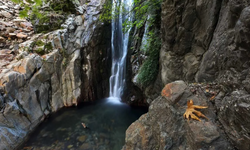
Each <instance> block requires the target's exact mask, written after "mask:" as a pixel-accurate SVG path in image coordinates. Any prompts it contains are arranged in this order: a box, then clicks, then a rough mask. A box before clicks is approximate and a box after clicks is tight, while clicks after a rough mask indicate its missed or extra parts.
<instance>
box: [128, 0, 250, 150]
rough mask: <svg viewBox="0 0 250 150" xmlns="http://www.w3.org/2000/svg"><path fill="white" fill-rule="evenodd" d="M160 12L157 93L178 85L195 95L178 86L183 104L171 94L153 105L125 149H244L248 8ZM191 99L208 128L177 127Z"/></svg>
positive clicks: (203, 1)
mask: <svg viewBox="0 0 250 150" xmlns="http://www.w3.org/2000/svg"><path fill="white" fill-rule="evenodd" d="M161 9H162V10H161V38H162V39H161V40H162V42H161V44H162V46H161V51H160V60H159V61H160V70H159V71H160V74H159V78H158V79H159V80H160V81H161V87H162V88H163V87H164V85H166V84H168V83H170V82H173V81H176V80H183V81H185V82H187V83H193V84H195V86H194V87H196V88H194V89H193V88H192V87H193V85H190V84H187V85H184V84H182V87H187V89H188V90H187V91H191V93H189V94H188V95H189V96H187V95H186V94H185V92H184V94H183V93H181V92H180V91H181V90H180V91H175V89H176V88H174V87H173V89H172V88H170V93H169V96H170V97H161V96H160V97H158V98H156V99H155V100H153V102H152V103H151V104H150V109H149V113H147V114H145V115H143V116H142V117H141V118H140V119H139V120H137V121H136V122H135V123H133V124H132V125H131V126H130V127H129V128H128V130H127V134H126V144H125V146H124V149H147V148H148V149H150V148H151V149H220V148H222V149H234V148H236V149H242V150H248V149H250V144H249V143H250V136H249V131H250V126H249V124H250V120H249V119H248V118H249V116H250V110H249V106H250V101H249V100H250V99H249V97H250V91H249V89H250V88H249V83H250V80H249V77H250V76H249V73H250V70H249V68H250V66H249V65H250V64H249V62H250V59H249V57H250V52H249V48H250V45H249V43H250V32H249V29H250V22H249V15H250V1H249V0H245V1H240V0H221V1H218V0H194V1H185V0H180V1H177V0H163V2H162V7H161ZM172 84H175V83H172ZM177 89H178V88H177ZM180 89H182V88H180ZM192 94H194V95H196V96H198V100H197V101H196V102H195V104H202V103H203V102H204V103H203V104H205V105H208V106H209V109H210V110H209V111H205V114H208V116H209V117H208V118H209V120H208V121H206V120H202V121H201V122H195V121H190V122H186V121H184V119H183V116H182V114H183V113H184V111H183V110H184V108H185V105H186V102H187V100H189V99H197V98H195V96H194V95H192ZM176 95H177V96H178V95H179V96H178V97H177V98H176V97H175V96H176ZM173 97H175V98H176V99H175V100H173ZM171 100H173V101H174V102H171ZM182 100H183V101H182ZM181 108H182V109H181ZM212 112H213V113H214V114H213V113H212ZM211 114H212V115H211ZM210 115H211V116H210ZM211 120H212V122H211ZM198 126H199V127H198ZM209 126H210V127H209ZM215 126H218V127H219V128H217V127H215ZM206 128H207V129H206ZM212 128H213V129H215V130H216V132H215V130H213V129H212ZM203 129H205V130H206V131H209V132H205V130H204V131H200V130H203ZM224 133H225V134H224ZM201 136H202V137H201ZM178 137H179V138H178ZM182 137H183V138H182ZM208 138H212V139H208ZM193 139H194V140H193Z"/></svg>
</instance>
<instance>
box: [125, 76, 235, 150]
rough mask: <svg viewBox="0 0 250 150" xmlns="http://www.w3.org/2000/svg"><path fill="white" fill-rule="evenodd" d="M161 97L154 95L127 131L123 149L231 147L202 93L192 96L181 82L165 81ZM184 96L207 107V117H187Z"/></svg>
mask: <svg viewBox="0 0 250 150" xmlns="http://www.w3.org/2000/svg"><path fill="white" fill-rule="evenodd" d="M164 90H165V92H164V94H163V96H159V97H158V98H156V99H155V100H154V101H153V102H152V103H151V104H150V107H149V112H148V113H146V114H144V115H142V116H141V117H140V118H139V119H138V120H137V121H135V122H134V123H132V124H131V125H130V127H129V128H128V129H127V131H126V140H125V145H124V147H123V149H124V150H131V149H136V150H137V149H138V150H139V149H141V150H152V149H155V150H163V149H164V150H175V149H181V150H197V149H202V150H208V149H209V150H213V149H216V150H217V149H228V150H230V149H233V147H232V146H231V145H230V143H229V142H228V141H227V137H226V136H225V134H224V132H223V130H222V129H221V128H220V124H219V122H218V121H217V117H216V114H215V108H214V107H213V105H212V104H211V103H210V102H209V100H208V99H207V98H206V96H204V94H202V93H203V92H198V93H200V94H198V95H194V94H193V93H192V92H191V91H190V88H189V87H188V86H187V85H186V84H185V83H184V82H183V81H176V82H173V83H170V84H167V85H166V86H165V88H164ZM187 99H188V100H189V99H192V100H193V101H194V104H195V105H202V106H208V108H207V109H204V110H202V113H203V114H205V115H206V116H207V117H208V120H206V119H201V121H196V120H186V119H184V118H183V114H184V112H185V109H186V102H187Z"/></svg>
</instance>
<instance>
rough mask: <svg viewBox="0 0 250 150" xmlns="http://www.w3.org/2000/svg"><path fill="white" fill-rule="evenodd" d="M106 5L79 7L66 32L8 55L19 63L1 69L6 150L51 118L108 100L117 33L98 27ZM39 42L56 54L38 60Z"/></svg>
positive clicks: (0, 130)
mask: <svg viewBox="0 0 250 150" xmlns="http://www.w3.org/2000/svg"><path fill="white" fill-rule="evenodd" d="M104 2H105V1H98V0H92V1H90V2H86V1H75V5H76V9H77V15H70V16H69V17H68V19H67V20H66V22H65V24H63V25H62V27H63V28H64V29H61V30H57V31H54V32H50V33H47V34H39V35H35V36H34V37H31V39H30V40H27V41H26V42H24V43H21V44H19V49H18V52H17V51H15V53H19V54H17V55H15V54H13V53H12V54H10V53H11V52H12V50H11V49H10V50H5V52H6V54H3V51H2V53H1V54H2V55H1V56H2V57H5V58H7V57H8V56H10V55H11V56H12V57H14V59H13V60H12V61H10V62H8V63H7V64H6V65H4V66H1V73H0V85H1V88H0V90H1V94H0V109H1V113H0V139H1V140H0V149H2V150H4V149H6V150H7V149H8V150H9V149H14V148H16V147H17V146H18V145H19V144H20V143H21V142H23V141H24V139H25V137H26V136H27V134H28V133H29V132H30V131H32V130H33V129H34V128H35V127H36V126H37V125H38V124H39V123H40V122H41V121H42V120H44V118H45V117H46V116H47V115H49V114H50V113H51V112H55V111H57V110H58V109H60V108H62V107H65V106H66V107H68V106H74V105H78V103H80V102H83V101H94V100H97V99H100V98H103V97H104V96H107V92H108V91H107V90H106V89H107V87H108V80H109V71H110V69H107V68H110V67H108V66H109V63H108V56H109V53H110V52H109V49H110V33H111V29H110V26H109V25H106V24H103V23H101V22H99V21H98V18H99V15H100V13H101V10H102V6H103V4H104ZM107 31H108V32H107ZM37 41H39V43H44V44H45V45H47V46H48V43H49V44H50V45H51V50H50V52H48V53H47V54H44V55H38V54H37V53H38V52H39V51H41V47H39V46H41V44H40V45H39V46H37V45H38V44H37V45H35V44H34V42H37ZM32 43H33V44H32ZM43 46H44V45H43ZM43 46H42V48H43V49H45V47H43Z"/></svg>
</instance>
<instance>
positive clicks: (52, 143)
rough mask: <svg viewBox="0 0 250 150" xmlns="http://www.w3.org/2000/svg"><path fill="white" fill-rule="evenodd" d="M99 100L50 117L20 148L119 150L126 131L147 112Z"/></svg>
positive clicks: (143, 109) (41, 149)
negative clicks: (85, 126) (84, 125)
mask: <svg viewBox="0 0 250 150" xmlns="http://www.w3.org/2000/svg"><path fill="white" fill-rule="evenodd" d="M100 101H101V102H98V103H95V104H91V105H86V104H84V106H82V107H80V108H79V107H75V108H64V109H62V110H60V111H59V112H57V113H55V114H53V115H51V116H50V117H49V118H48V119H47V120H46V121H45V122H43V123H42V124H41V125H39V127H38V128H37V129H36V131H35V132H34V133H32V134H31V136H30V138H29V140H28V141H27V142H26V143H25V144H24V145H23V146H21V148H20V149H23V150H24V149H26V150H27V149H30V150H120V149H121V148H122V146H123V145H124V143H125V132H126V129H127V128H128V126H129V125H130V124H131V123H132V122H134V121H135V120H136V119H138V118H139V117H140V116H141V115H142V114H143V113H146V112H147V109H146V108H133V107H130V106H128V105H126V104H122V103H120V104H113V103H109V102H108V101H107V100H106V99H104V100H100ZM82 123H85V124H86V125H87V127H89V128H88V129H86V128H84V127H83V126H82Z"/></svg>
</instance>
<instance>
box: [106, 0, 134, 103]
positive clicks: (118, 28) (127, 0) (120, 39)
mask: <svg viewBox="0 0 250 150" xmlns="http://www.w3.org/2000/svg"><path fill="white" fill-rule="evenodd" d="M132 3H133V2H132V0H120V2H118V0H113V4H112V10H113V12H112V15H114V14H115V11H117V10H119V9H118V8H119V7H120V8H121V7H123V5H124V7H125V9H126V10H127V11H130V9H131V8H132ZM122 10H123V9H122V8H121V9H120V13H119V17H115V18H114V19H113V20H112V37H111V52H112V68H111V76H110V79H109V89H110V91H109V98H111V99H114V100H116V101H117V100H118V101H120V99H121V96H122V92H123V90H124V87H125V83H126V81H125V77H126V56H127V49H128V41H129V32H130V29H131V28H130V29H128V30H127V32H123V31H122V24H123V23H124V21H125V20H126V19H127V20H129V21H132V17H131V16H130V15H129V13H125V14H124V12H123V11H122Z"/></svg>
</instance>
